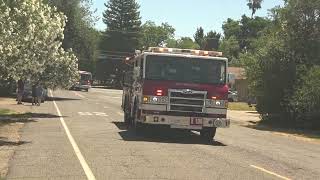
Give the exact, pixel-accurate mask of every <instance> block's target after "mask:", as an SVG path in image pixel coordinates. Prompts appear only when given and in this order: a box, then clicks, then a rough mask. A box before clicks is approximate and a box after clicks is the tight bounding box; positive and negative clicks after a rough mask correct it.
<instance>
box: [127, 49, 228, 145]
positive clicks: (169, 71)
mask: <svg viewBox="0 0 320 180" xmlns="http://www.w3.org/2000/svg"><path fill="white" fill-rule="evenodd" d="M126 62H127V64H128V65H129V66H130V68H129V69H130V70H129V71H128V72H126V74H125V76H124V83H123V87H124V89H123V98H122V108H123V111H124V121H125V122H126V123H128V124H131V125H133V126H134V128H135V130H136V131H137V132H140V131H143V130H144V129H145V127H146V126H150V127H154V126H168V127H170V128H176V129H187V130H194V131H199V132H200V135H201V137H203V138H204V139H205V140H207V141H212V140H213V137H214V136H215V133H216V128H227V127H229V126H230V120H228V119H227V118H226V117H227V106H228V101H227V100H228V86H227V78H226V74H227V72H226V70H227V64H228V60H227V59H226V58H224V57H222V53H221V52H216V51H202V50H192V49H173V48H160V47H152V48H149V50H148V51H144V52H142V53H140V54H138V55H137V56H135V57H134V58H127V59H126Z"/></svg>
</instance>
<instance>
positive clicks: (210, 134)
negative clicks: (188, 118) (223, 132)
mask: <svg viewBox="0 0 320 180" xmlns="http://www.w3.org/2000/svg"><path fill="white" fill-rule="evenodd" d="M216 131H217V128H203V129H202V130H201V131H200V136H201V138H202V139H203V140H204V141H206V142H208V143H211V142H213V138H214V136H215V135H216Z"/></svg>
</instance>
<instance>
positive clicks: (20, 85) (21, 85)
mask: <svg viewBox="0 0 320 180" xmlns="http://www.w3.org/2000/svg"><path fill="white" fill-rule="evenodd" d="M17 89H18V92H17V101H18V104H22V98H23V93H24V82H23V80H21V79H20V80H18V87H17Z"/></svg>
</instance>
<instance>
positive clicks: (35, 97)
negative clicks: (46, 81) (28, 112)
mask: <svg viewBox="0 0 320 180" xmlns="http://www.w3.org/2000/svg"><path fill="white" fill-rule="evenodd" d="M41 94H42V91H41V87H40V86H39V84H38V83H36V84H34V85H33V86H32V105H37V106H40V103H41V100H40V99H41Z"/></svg>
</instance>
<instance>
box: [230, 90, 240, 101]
mask: <svg viewBox="0 0 320 180" xmlns="http://www.w3.org/2000/svg"><path fill="white" fill-rule="evenodd" d="M228 101H229V102H236V101H238V92H237V91H229V92H228Z"/></svg>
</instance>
